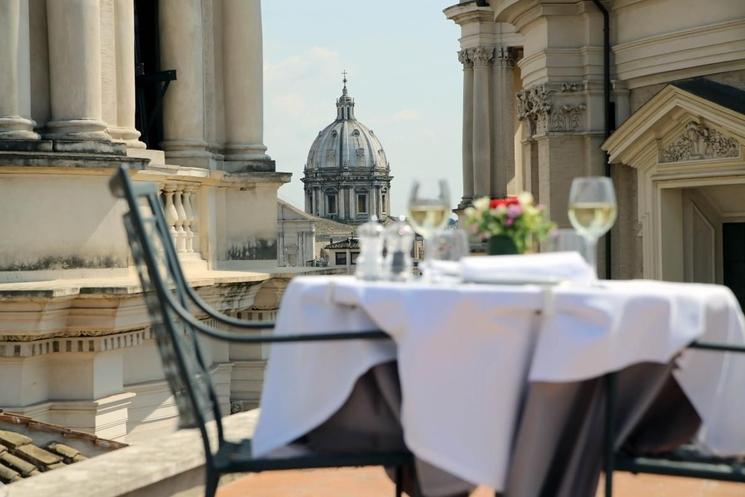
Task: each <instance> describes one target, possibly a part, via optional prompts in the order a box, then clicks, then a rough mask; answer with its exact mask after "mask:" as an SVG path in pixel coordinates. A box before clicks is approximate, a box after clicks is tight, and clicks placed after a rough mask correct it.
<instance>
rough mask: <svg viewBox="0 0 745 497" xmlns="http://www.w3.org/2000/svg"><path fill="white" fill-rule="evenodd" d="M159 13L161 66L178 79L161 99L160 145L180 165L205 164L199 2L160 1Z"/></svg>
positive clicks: (202, 32) (202, 37)
mask: <svg viewBox="0 0 745 497" xmlns="http://www.w3.org/2000/svg"><path fill="white" fill-rule="evenodd" d="M49 1H54V0H49ZM159 16H160V50H161V65H162V67H167V68H168V69H175V70H176V74H177V78H178V79H177V80H176V81H174V82H173V83H172V84H171V85H170V87H169V88H168V91H167V92H166V95H165V99H164V102H163V135H164V141H163V143H162V147H163V150H165V152H166V157H168V158H173V159H176V160H177V161H178V164H179V165H184V166H196V167H207V166H208V165H209V160H210V158H211V156H212V154H210V153H209V152H208V150H207V142H206V140H205V106H204V53H203V52H204V26H203V25H202V1H201V0H161V2H160V6H159Z"/></svg>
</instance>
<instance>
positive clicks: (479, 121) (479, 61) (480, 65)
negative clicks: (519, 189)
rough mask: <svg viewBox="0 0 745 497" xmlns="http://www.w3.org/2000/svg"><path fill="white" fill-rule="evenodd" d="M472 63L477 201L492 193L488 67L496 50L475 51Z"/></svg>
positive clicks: (480, 49) (474, 169) (474, 170)
mask: <svg viewBox="0 0 745 497" xmlns="http://www.w3.org/2000/svg"><path fill="white" fill-rule="evenodd" d="M470 56H471V59H472V60H473V65H474V71H473V193H474V196H476V197H483V196H488V195H489V194H490V193H491V139H490V136H489V135H490V134H491V120H490V113H491V109H490V108H489V65H490V63H491V61H492V59H493V58H494V49H493V48H486V47H478V48H474V49H473V50H472V51H471V52H470Z"/></svg>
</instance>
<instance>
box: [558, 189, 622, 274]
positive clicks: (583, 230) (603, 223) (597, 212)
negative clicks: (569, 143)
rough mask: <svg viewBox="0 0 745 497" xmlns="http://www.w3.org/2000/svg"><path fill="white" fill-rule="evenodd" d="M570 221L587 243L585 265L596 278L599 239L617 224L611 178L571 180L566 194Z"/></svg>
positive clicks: (614, 194)
mask: <svg viewBox="0 0 745 497" xmlns="http://www.w3.org/2000/svg"><path fill="white" fill-rule="evenodd" d="M569 221H570V222H571V223H572V226H574V229H576V230H577V232H578V233H579V234H580V235H582V237H583V238H584V239H585V240H586V242H587V254H586V256H587V262H589V263H590V266H592V268H593V270H594V271H595V276H597V272H598V268H597V245H598V239H599V238H600V237H601V236H603V235H604V234H605V233H607V232H608V230H609V229H611V227H612V226H613V223H615V222H616V193H615V191H614V189H613V182H612V181H611V179H610V178H606V177H604V176H589V177H585V178H574V181H572V188H571V190H570V192H569Z"/></svg>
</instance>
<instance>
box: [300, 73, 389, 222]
mask: <svg viewBox="0 0 745 497" xmlns="http://www.w3.org/2000/svg"><path fill="white" fill-rule="evenodd" d="M391 179H392V176H391V175H390V164H389V163H388V158H387V157H386V155H385V151H384V150H383V146H382V145H381V143H380V140H379V139H378V137H377V136H376V135H375V133H374V132H373V131H372V130H371V129H369V128H368V127H367V126H365V125H364V124H362V123H361V122H359V121H358V120H357V119H356V118H355V115H354V99H353V98H352V97H350V96H349V93H348V91H347V79H346V76H345V78H344V88H343V90H342V95H341V97H339V98H338V99H337V101H336V119H335V120H334V122H332V123H331V124H329V125H328V126H326V127H325V128H324V129H323V130H321V131H319V133H318V136H317V137H316V139H315V141H314V142H313V145H312V146H311V147H310V152H309V153H308V161H307V162H306V164H305V171H304V177H303V183H304V184H305V187H304V188H305V212H307V213H309V214H313V215H315V216H320V217H323V218H326V219H333V220H336V221H339V222H343V223H350V224H361V223H364V222H366V221H367V220H368V219H370V218H371V217H372V216H377V217H378V219H383V218H384V217H385V216H387V215H388V213H389V212H390V190H391Z"/></svg>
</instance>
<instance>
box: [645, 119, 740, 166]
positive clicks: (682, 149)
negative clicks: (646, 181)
mask: <svg viewBox="0 0 745 497" xmlns="http://www.w3.org/2000/svg"><path fill="white" fill-rule="evenodd" d="M739 156H740V146H739V144H738V143H737V141H736V140H735V139H734V138H729V137H727V136H724V135H723V134H721V133H720V132H719V131H717V130H715V129H713V128H707V127H706V126H704V125H703V124H701V123H697V122H695V121H691V122H689V123H688V124H686V125H685V130H684V131H683V134H682V135H681V136H680V137H679V138H678V139H676V140H675V141H673V142H672V143H670V144H669V145H668V146H667V147H666V148H664V149H662V151H661V152H660V162H683V161H691V160H707V159H726V158H734V157H739Z"/></svg>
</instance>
